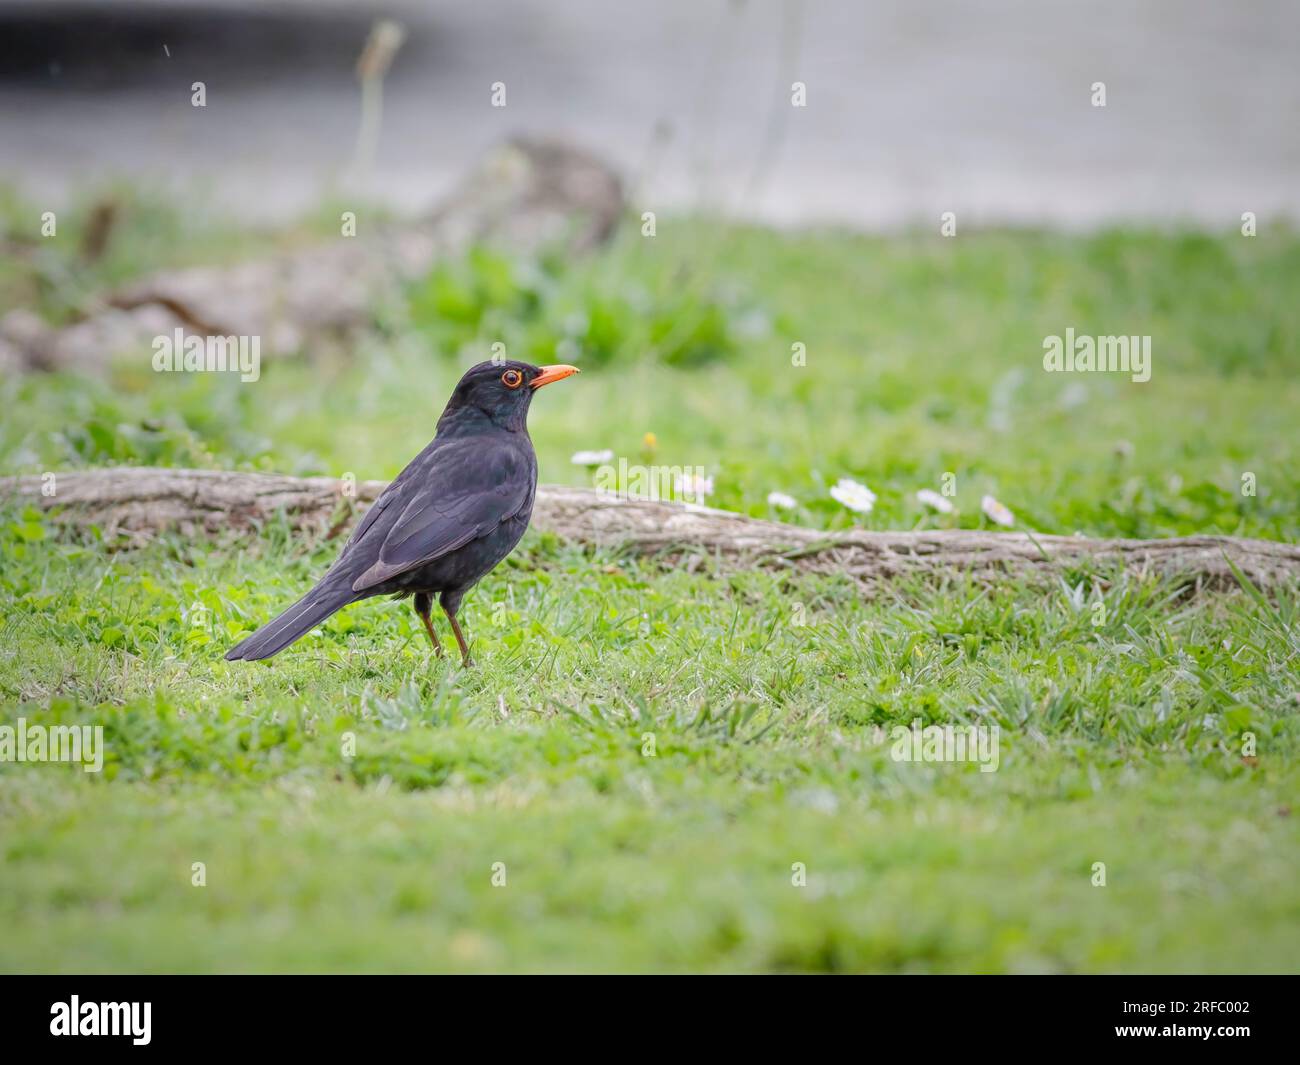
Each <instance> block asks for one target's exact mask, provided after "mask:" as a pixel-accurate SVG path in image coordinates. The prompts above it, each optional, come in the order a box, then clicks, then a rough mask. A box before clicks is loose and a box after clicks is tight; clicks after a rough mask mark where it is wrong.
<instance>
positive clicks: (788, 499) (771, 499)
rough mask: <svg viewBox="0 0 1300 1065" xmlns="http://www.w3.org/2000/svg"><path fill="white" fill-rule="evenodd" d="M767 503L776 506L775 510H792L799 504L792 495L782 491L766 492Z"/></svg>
mask: <svg viewBox="0 0 1300 1065" xmlns="http://www.w3.org/2000/svg"><path fill="white" fill-rule="evenodd" d="M767 505H768V506H769V507H776V509H777V510H794V508H795V507H797V506H798V505H799V500H797V499H795V497H794V496H788V495H786V494H785V493H784V492H768V493H767Z"/></svg>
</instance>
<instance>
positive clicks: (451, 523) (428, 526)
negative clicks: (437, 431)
mask: <svg viewBox="0 0 1300 1065" xmlns="http://www.w3.org/2000/svg"><path fill="white" fill-rule="evenodd" d="M421 460H424V462H423V463H421V465H422V466H424V467H426V468H419V469H416V470H413V471H412V472H411V474H409V475H406V476H404V477H403V478H402V484H401V485H398V484H396V483H394V485H393V486H392V487H393V489H394V491H393V492H392V497H391V500H389V501H387V502H386V501H384V500H383V499H382V498H381V499H379V500H376V501H375V505H374V506H373V507H371V512H375V511H376V510H377V509H378V508H379V505H380V503H381V502H382V503H384V508H383V510H384V511H385V512H386V511H392V512H393V514H394V515H396V516H395V518H393V519H389V521H385V522H379V521H378V515H377V516H376V519H374V520H372V521H371V522H370V523H369V524H367V525H365V526H364V527H363V528H359V529H358V530H357V533H356V534H355V535H354V537H353V541H352V543H351V544H350V545H349V548H350V550H352V551H356V550H357V549H358V548H359V547H361V544H362V540H363V539H364V538H365V534H366V533H368V532H370V531H371V529H372V528H373V529H374V535H382V536H383V537H384V539H383V543H382V544H381V545H380V546H379V551H378V555H377V557H376V558H375V561H374V563H373V564H372V565H371V566H370V568H369V569H367V570H366V571H365V572H364V573H362V574H361V575H360V576H359V577H357V579H356V580H355V581H353V582H352V590H353V591H356V592H361V591H365V590H366V589H367V588H373V587H375V586H376V585H378V584H383V583H384V581H387V580H390V579H391V578H393V577H396V576H397V575H398V574H400V573H405V572H406V571H407V570H409V569H414V568H415V567H416V566H420V565H423V564H425V563H427V562H432V561H433V560H434V559H437V558H441V557H442V556H443V555H445V554H448V553H449V552H451V551H455V550H456V549H457V548H459V547H464V546H465V544H467V543H469V542H470V541H471V540H477V539H478V538H479V537H482V536H486V535H487V534H488V533H490V532H492V531H493V530H494V529H496V527H497V526H498V525H500V524H501V523H502V522H503V521H506V520H508V519H510V518H513V517H514V516H515V515H516V514H518V513H520V511H522V510H523V509H524V507H525V506H526V505H527V503H528V496H529V493H530V492H531V490H532V487H533V473H532V470H531V468H530V466H529V463H528V459H527V456H526V455H525V454H523V453H522V452H521V451H520V449H519V448H517V447H514V446H508V445H504V444H501V443H495V442H484V441H483V440H482V439H465V440H454V441H450V442H448V444H447V445H446V446H444V447H439V448H436V449H432V450H430V451H428V452H427V453H426V454H424V455H421V456H420V459H417V460H416V462H421ZM415 465H416V463H412V466H415ZM409 468H410V467H408V469H409ZM404 473H405V471H404ZM386 494H387V493H386ZM366 517H367V519H369V518H370V514H369V513H368V514H367V515H366ZM390 522H391V524H390Z"/></svg>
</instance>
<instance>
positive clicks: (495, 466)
mask: <svg viewBox="0 0 1300 1065" xmlns="http://www.w3.org/2000/svg"><path fill="white" fill-rule="evenodd" d="M577 372H578V369H577V367H576V366H564V365H560V366H531V365H529V364H528V363H526V362H499V363H497V362H481V363H479V364H478V365H477V366H475V367H474V368H473V369H471V370H469V371H468V372H466V374H465V376H464V377H462V378H461V379H460V383H459V384H457V385H456V391H455V392H453V393H452V395H451V399H450V400H449V401H448V402H447V408H446V410H444V411H443V412H442V417H441V418H439V419H438V429H437V435H436V436H435V437H434V439H433V442H432V443H430V444H429V446H428V447H426V448H425V449H424V450H423V451H421V452H420V453H419V454H418V455H417V456H416V457H415V458H414V459H413V460H412V462H411V464H410V465H409V466H407V467H406V469H404V470H403V471H402V472H401V473H399V474H398V475H397V479H396V480H395V481H393V483H392V484H390V485H389V486H388V487H387V488H385V489H384V491H383V492H382V493H381V494H380V496H379V498H378V499H376V500H375V502H374V505H373V506H372V507H371V508H370V509H369V510H368V511H366V513H365V516H364V517H363V518H362V519H361V523H360V524H359V525H358V526H357V529H356V532H354V533H353V534H352V537H351V539H349V540H348V542H347V545H346V546H345V547H344V548H343V551H342V553H341V554H340V555H339V557H338V559H337V560H336V561H335V563H334V565H332V566H331V567H330V568H329V572H328V573H326V574H325V576H324V577H323V578H322V579H321V582H320V583H319V584H317V585H316V587H315V588H313V589H312V590H311V591H310V592H308V593H307V594H306V595H304V596H303V597H302V598H301V599H299V600H298V602H296V603H294V604H293V606H291V607H290V608H289V609H288V610H286V611H285V612H284V613H283V614H281V615H280V616H279V617H278V618H276V619H275V620H274V621H271V622H268V623H267V624H265V625H263V626H262V627H261V628H260V629H258V630H257V631H256V632H255V633H253V635H252V636H249V637H248V638H247V639H246V640H243V641H242V642H240V643H238V644H236V645H235V646H234V647H232V648H231V649H230V650H229V651H228V652H227V653H226V658H227V659H229V660H231V661H234V660H235V659H244V660H246V661H253V660H255V659H259V658H270V657H271V656H272V655H274V654H278V653H279V652H280V651H283V650H284V649H285V648H286V647H288V646H289V644H291V643H293V641H294V640H296V639H298V637H299V636H302V635H303V634H304V633H306V632H309V631H310V630H311V629H312V628H313V627H314V626H316V625H319V624H320V623H321V622H322V621H324V620H325V619H326V618H328V617H329V616H330V615H331V614H334V613H335V612H336V611H339V610H341V609H342V608H343V607H345V606H347V605H348V604H349V603H355V602H356V601H357V600H358V599H368V598H370V597H371V596H372V595H397V596H399V597H405V596H408V595H414V596H415V612H416V613H417V614H419V615H420V620H421V621H423V622H424V627H425V630H426V631H427V632H428V633H429V639H430V640H432V641H433V647H434V650H435V651H437V653H438V654H439V655H441V654H442V645H441V644H440V643H439V642H438V637H437V635H436V634H435V633H434V631H433V622H432V621H431V620H430V618H429V611H430V609H431V608H432V606H433V597H434V596H435V595H437V596H438V597H439V602H440V603H441V604H442V609H443V610H444V611H445V612H446V614H447V620H448V621H450V622H451V631H452V632H453V633H455V634H456V643H457V644H459V645H460V654H461V658H462V659H463V661H464V663H465V665H467V666H470V665H473V664H474V663H473V662H472V661H471V659H470V656H469V646H468V645H467V644H466V643H465V635H464V633H462V632H461V631H460V624H459V623H458V622H457V621H456V611H457V610H458V609H459V607H460V601H461V599H463V598H464V596H465V593H466V592H467V591H469V590H470V588H472V587H473V586H474V585H475V584H477V583H478V581H479V579H480V578H482V577H483V576H484V575H485V574H487V573H488V572H489V571H490V570H491V569H492V568H493V567H494V566H495V565H496V564H497V563H498V562H500V561H501V560H502V559H503V558H505V557H506V555H508V554H510V552H511V551H513V550H514V548H515V545H516V544H517V543H519V538H520V537H521V536H523V535H524V530H525V529H527V528H528V519H529V518H531V517H532V514H533V497H534V496H535V495H536V492H537V455H536V454H535V453H534V451H533V442H532V440H530V439H529V437H528V425H527V419H528V405H529V404H530V403H531V402H532V399H533V393H534V392H535V391H536V390H537V389H539V388H541V387H542V386H543V385H549V384H550V383H551V382H552V381H560V380H563V379H564V378H566V377H568V376H570V375H571V374H575V373H577Z"/></svg>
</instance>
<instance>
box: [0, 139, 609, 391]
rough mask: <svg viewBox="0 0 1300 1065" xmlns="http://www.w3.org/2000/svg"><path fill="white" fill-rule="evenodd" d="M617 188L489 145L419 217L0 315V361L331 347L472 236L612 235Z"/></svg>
mask: <svg viewBox="0 0 1300 1065" xmlns="http://www.w3.org/2000/svg"><path fill="white" fill-rule="evenodd" d="M622 210H623V193H622V188H621V185H620V182H619V179H618V177H617V176H616V175H615V174H614V172H613V171H612V170H610V169H609V168H608V167H606V166H605V165H604V164H602V163H601V162H600V161H599V160H597V159H596V158H594V157H593V156H591V155H588V154H587V153H586V152H583V151H580V150H578V149H576V148H572V147H569V146H567V145H564V144H561V143H558V142H548V141H533V140H525V139H518V140H514V141H510V142H508V143H507V144H504V145H502V146H500V147H498V148H497V149H495V150H494V151H492V152H491V153H490V154H489V155H488V156H487V158H486V159H485V160H484V161H483V162H482V164H481V165H480V166H479V167H478V168H477V169H476V170H475V171H474V172H473V173H472V174H471V175H469V177H468V179H467V180H466V181H465V182H464V183H463V184H462V185H461V186H460V188H459V189H458V190H457V191H456V192H454V193H453V194H452V195H451V196H450V197H449V198H448V199H447V200H446V201H444V202H443V203H442V204H441V206H439V208H438V209H437V210H436V211H434V212H433V213H432V214H431V215H429V216H428V217H427V218H421V219H415V220H411V221H408V222H405V223H403V224H400V225H387V226H380V225H370V224H368V223H367V222H366V220H365V219H362V220H361V222H360V223H359V224H358V229H357V236H355V237H345V236H340V237H339V238H338V239H336V240H333V241H330V242H327V243H324V244H320V245H317V246H314V247H309V248H305V249H302V250H298V251H292V252H287V253H283V254H278V255H273V256H269V257H266V258H260V259H254V260H251V261H248V262H241V263H237V264H235V265H233V266H212V267H207V266H204V267H193V268H190V269H184V270H169V271H165V272H163V273H159V274H155V275H154V276H152V277H146V278H143V279H140V280H138V281H134V282H131V283H129V284H126V285H124V286H123V287H121V288H119V289H116V290H115V291H112V292H106V293H102V294H100V295H99V297H97V299H96V300H95V301H94V302H93V307H92V309H91V310H90V313H88V314H87V315H86V316H85V317H84V318H83V319H82V320H81V321H78V322H74V323H73V324H71V325H68V326H65V327H63V328H61V329H55V328H53V327H51V326H49V325H47V324H45V323H44V322H43V321H42V320H41V319H40V317H39V316H37V315H36V314H34V313H33V312H31V311H28V310H18V311H13V312H11V313H10V314H8V315H6V316H4V317H3V318H0V370H8V371H14V370H20V369H37V370H47V369H63V368H68V367H73V368H76V369H78V370H80V371H94V370H97V369H102V368H103V367H104V366H105V365H107V363H108V362H109V360H111V359H112V358H113V357H114V356H117V355H120V354H123V353H136V354H137V355H139V356H140V357H141V358H142V359H143V360H145V363H144V364H145V365H148V359H149V358H150V357H151V344H152V341H153V338H154V337H156V336H170V335H171V334H172V332H173V330H174V329H176V328H182V329H184V330H185V332H186V333H193V334H195V335H201V336H250V337H251V336H256V337H258V338H259V343H260V350H261V354H262V355H264V356H274V355H282V354H293V353H295V352H298V351H302V350H307V349H308V348H310V349H312V350H315V349H317V348H320V347H323V346H327V345H330V344H336V343H337V342H338V340H339V339H340V338H347V337H349V336H350V335H351V334H353V333H355V332H356V331H357V330H359V329H363V328H364V327H365V326H367V325H368V324H369V323H370V321H371V317H372V315H373V313H374V308H375V306H376V305H377V303H378V302H380V301H382V299H383V298H384V297H385V296H388V295H390V294H391V293H393V292H394V291H395V290H396V288H397V286H398V285H399V284H400V283H401V282H402V281H403V280H409V279H410V278H413V277H418V276H419V275H420V274H422V273H423V272H424V271H426V270H428V269H429V268H430V267H431V266H432V265H433V263H434V262H435V261H437V260H439V259H445V258H448V257H451V256H455V255H458V254H460V253H461V252H463V250H464V249H465V248H467V247H468V246H470V245H471V244H474V243H477V242H486V243H491V244H496V245H500V246H503V247H506V248H508V249H509V250H510V251H511V252H513V253H527V252H529V251H534V250H536V249H538V248H540V247H542V246H545V245H550V244H556V245H560V246H563V247H565V248H567V249H568V251H570V252H571V253H574V254H578V253H581V252H584V251H589V250H591V249H592V248H594V247H595V246H597V245H599V244H600V243H601V242H603V241H604V240H605V239H606V238H608V237H609V235H610V234H611V233H612V232H613V230H614V228H615V226H616V224H617V222H618V219H619V216H620V214H621V212H622Z"/></svg>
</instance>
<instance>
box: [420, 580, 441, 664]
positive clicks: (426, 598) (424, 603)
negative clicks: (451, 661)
mask: <svg viewBox="0 0 1300 1065" xmlns="http://www.w3.org/2000/svg"><path fill="white" fill-rule="evenodd" d="M432 609H433V596H431V595H430V594H429V593H428V592H416V593H415V612H416V613H417V614H419V615H420V620H421V621H423V622H424V631H425V632H427V633H428V634H429V639H430V641H431V642H432V643H433V653H434V654H436V655H437V656H438V657H439V658H441V657H442V644H440V643H439V642H438V634H437V633H436V632H434V631H433V621H432V620H430V618H429V611H431V610H432Z"/></svg>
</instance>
